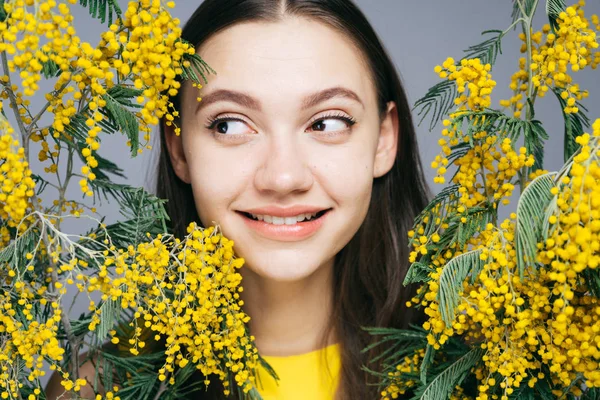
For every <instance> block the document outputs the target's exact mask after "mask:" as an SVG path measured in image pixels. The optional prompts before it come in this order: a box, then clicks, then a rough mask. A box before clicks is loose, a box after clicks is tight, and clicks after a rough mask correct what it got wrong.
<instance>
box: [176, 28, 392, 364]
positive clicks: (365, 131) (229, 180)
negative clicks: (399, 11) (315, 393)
mask: <svg viewBox="0 0 600 400" xmlns="http://www.w3.org/2000/svg"><path fill="white" fill-rule="evenodd" d="M198 52H199V54H201V55H202V57H203V58H204V59H205V60H206V61H207V63H208V64H209V65H210V66H211V67H212V68H213V69H215V70H216V71H217V75H216V76H214V75H213V76H211V77H210V79H209V83H208V85H207V86H206V87H204V88H202V89H201V90H200V92H198V91H197V89H195V88H193V87H191V85H185V86H184V90H183V93H182V110H181V111H182V120H181V132H182V133H181V135H180V136H176V135H175V134H174V133H173V129H172V127H171V128H169V127H167V128H169V129H167V136H166V138H167V146H168V149H169V153H170V156H171V160H172V164H173V167H174V169H175V172H176V174H177V175H178V176H179V178H180V179H182V180H183V181H185V182H187V183H190V184H191V185H192V189H193V193H194V201H195V204H196V209H197V210H198V212H199V216H200V219H201V221H202V222H203V224H205V226H207V225H211V224H213V223H218V224H219V225H220V226H221V227H222V229H223V232H224V234H225V235H226V236H227V237H229V238H231V239H233V240H234V242H235V243H236V244H235V249H236V252H237V253H238V255H239V256H242V257H243V258H244V259H245V260H246V266H245V267H244V268H242V270H241V273H242V274H243V277H244V281H243V286H244V289H245V291H244V301H245V303H246V306H245V309H246V312H248V314H249V315H250V316H251V317H252V320H251V322H250V327H251V330H252V332H253V334H254V335H255V337H256V344H257V346H258V349H259V351H261V352H262V354H265V355H289V354H300V353H304V352H307V351H311V350H315V349H316V348H318V346H319V339H320V338H321V335H322V332H323V330H324V328H325V327H326V326H327V324H328V319H329V316H330V311H331V294H332V283H331V282H332V280H331V276H332V268H333V260H334V257H335V255H336V254H337V253H338V252H339V251H340V250H341V249H342V248H343V247H344V246H345V245H346V244H347V243H348V242H349V241H350V239H351V238H352V237H353V235H354V234H355V233H356V231H357V230H358V229H359V227H360V225H361V224H362V221H363V220H364V218H365V216H366V213H367V209H368V205H369V201H370V197H371V190H372V185H373V178H376V177H379V176H382V175H384V174H385V173H387V172H388V171H389V170H390V169H391V167H392V165H393V163H394V159H395V156H396V147H397V142H398V122H397V118H396V109H395V105H394V104H393V103H391V102H390V103H389V104H388V108H387V113H386V114H385V115H384V117H383V119H381V118H380V116H379V113H378V110H377V101H376V92H375V86H374V84H373V82H372V80H371V79H370V76H371V74H370V71H369V70H368V67H367V66H366V63H365V62H364V60H363V59H362V57H361V56H360V54H361V53H360V52H359V51H358V49H357V48H356V47H355V46H354V45H353V44H352V43H351V42H350V41H349V40H348V39H347V38H346V37H345V36H343V35H342V34H340V33H338V32H337V31H335V30H333V29H331V28H329V27H327V26H326V25H324V24H321V23H319V22H316V21H313V20H309V19H305V18H297V17H286V18H284V19H283V20H282V21H281V22H277V23H265V22H258V23H256V22H252V23H244V24H237V25H235V26H233V27H230V28H228V29H226V30H224V31H222V32H220V33H218V34H216V35H214V36H212V37H211V38H210V39H209V40H208V41H206V42H205V43H204V44H203V45H202V46H201V47H200V48H199V49H198ZM329 88H344V89H346V90H349V91H352V92H353V93H355V94H356V96H357V98H358V99H352V98H349V97H347V96H342V95H338V96H335V97H332V98H329V99H327V100H325V101H322V102H319V103H318V104H313V105H312V106H310V107H308V108H304V107H303V105H304V104H305V102H306V99H307V98H309V97H310V96H311V95H313V94H315V93H318V92H319V91H322V90H324V89H329ZM223 90H228V91H236V92H242V93H244V94H246V95H248V96H250V97H251V98H253V101H252V102H248V101H247V102H245V103H244V104H239V103H238V102H234V101H233V100H231V99H230V98H227V97H226V96H223V95H221V96H217V95H215V93H217V92H219V91H223ZM198 95H200V96H202V99H203V100H202V101H201V102H200V103H198V102H197V100H196V98H197V96H198ZM250 103H256V104H250ZM340 115H342V116H349V117H351V118H353V119H354V120H355V121H356V122H355V124H354V125H352V126H349V124H348V123H347V122H345V121H343V120H341V119H338V118H337V117H338V116H340ZM215 117H217V118H222V117H228V118H236V119H241V120H243V122H240V121H223V122H220V123H219V124H217V125H216V126H214V127H213V129H208V128H206V127H207V126H209V125H210V121H211V118H212V119H214V118H215ZM270 205H277V206H281V207H289V206H294V205H311V206H319V207H320V208H324V209H326V208H332V210H331V211H330V212H329V214H328V215H327V219H326V221H325V223H324V224H323V226H322V227H321V229H320V230H319V231H317V232H316V234H314V235H313V236H311V237H309V238H307V239H304V240H299V241H284V240H276V239H273V238H266V237H264V236H262V235H260V234H259V233H257V232H256V231H254V230H252V229H250V228H248V227H247V226H246V224H245V223H244V220H243V218H244V217H242V216H241V215H240V214H239V213H238V212H237V211H240V210H241V211H243V210H247V209H249V208H253V207H264V206H270ZM330 341H331V342H335V337H332V338H330Z"/></svg>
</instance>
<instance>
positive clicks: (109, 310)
mask: <svg viewBox="0 0 600 400" xmlns="http://www.w3.org/2000/svg"><path fill="white" fill-rule="evenodd" d="M120 311H121V306H120V304H118V303H117V301H115V300H112V299H110V298H109V299H107V300H106V301H104V302H103V303H102V305H101V306H100V324H98V327H97V328H96V335H94V341H95V342H96V345H98V346H100V345H102V342H104V340H105V339H106V338H107V337H108V333H109V332H110V330H111V329H112V328H113V326H114V325H115V323H117V322H119V315H120V314H121V313H120Z"/></svg>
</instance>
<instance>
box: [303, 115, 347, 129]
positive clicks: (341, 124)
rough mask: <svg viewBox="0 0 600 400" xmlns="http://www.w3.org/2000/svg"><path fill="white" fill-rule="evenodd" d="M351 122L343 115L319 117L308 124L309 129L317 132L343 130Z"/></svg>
mask: <svg viewBox="0 0 600 400" xmlns="http://www.w3.org/2000/svg"><path fill="white" fill-rule="evenodd" d="M353 124H354V121H352V120H351V119H350V118H345V117H336V118H321V119H319V120H317V121H315V122H314V123H313V124H312V125H311V126H310V130H312V131H317V132H337V131H344V130H346V129H348V128H349V127H350V126H352V125H353Z"/></svg>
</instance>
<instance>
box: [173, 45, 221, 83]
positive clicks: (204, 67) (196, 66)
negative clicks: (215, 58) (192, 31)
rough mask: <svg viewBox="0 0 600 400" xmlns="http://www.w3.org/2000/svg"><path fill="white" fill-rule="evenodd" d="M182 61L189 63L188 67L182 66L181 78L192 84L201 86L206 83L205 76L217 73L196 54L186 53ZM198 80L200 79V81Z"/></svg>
mask: <svg viewBox="0 0 600 400" xmlns="http://www.w3.org/2000/svg"><path fill="white" fill-rule="evenodd" d="M181 41H182V42H184V43H188V42H187V41H185V40H183V39H181ZM192 47H194V46H192ZM183 60H184V61H188V62H189V63H190V66H189V67H185V66H184V67H183V68H182V70H183V72H182V73H181V78H182V79H184V80H190V81H192V82H194V83H198V84H200V85H202V84H206V83H208V80H207V79H206V75H207V74H209V73H211V74H216V73H217V72H216V71H215V70H213V69H212V68H211V67H210V66H209V65H208V64H207V63H206V62H205V61H204V60H203V59H202V58H201V57H200V56H199V55H198V54H195V53H194V54H187V53H186V54H184V55H183ZM200 78H202V80H201V79H200Z"/></svg>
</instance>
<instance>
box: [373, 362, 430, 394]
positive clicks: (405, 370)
mask: <svg viewBox="0 0 600 400" xmlns="http://www.w3.org/2000/svg"><path fill="white" fill-rule="evenodd" d="M424 356H425V350H419V351H417V352H415V353H414V354H413V355H412V356H406V357H404V359H403V360H402V362H400V363H399V364H398V365H397V366H396V370H395V371H394V372H390V373H388V377H389V379H390V380H391V383H390V384H389V385H388V387H387V388H385V390H383V391H382V392H381V400H392V399H398V398H400V396H401V395H403V394H406V392H407V391H408V390H410V389H411V388H412V387H414V386H415V384H416V381H414V380H410V379H402V378H401V376H402V375H403V374H413V375H414V374H418V373H419V366H420V365H421V361H422V360H423V357H424Z"/></svg>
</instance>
